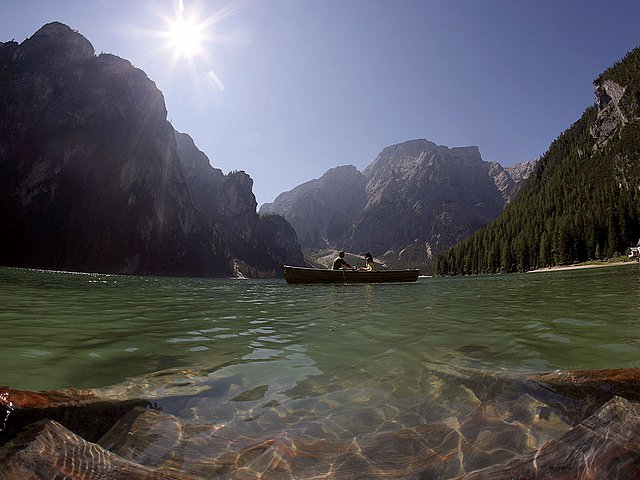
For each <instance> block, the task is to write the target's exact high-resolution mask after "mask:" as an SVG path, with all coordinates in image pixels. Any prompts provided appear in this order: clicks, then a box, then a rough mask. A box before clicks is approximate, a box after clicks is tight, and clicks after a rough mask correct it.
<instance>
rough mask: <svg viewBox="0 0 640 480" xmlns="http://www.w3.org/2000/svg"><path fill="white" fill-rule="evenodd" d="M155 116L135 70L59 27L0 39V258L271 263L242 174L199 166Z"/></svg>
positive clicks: (147, 87) (117, 266) (168, 267)
mask: <svg viewBox="0 0 640 480" xmlns="http://www.w3.org/2000/svg"><path fill="white" fill-rule="evenodd" d="M166 117H167V111H166V107H165V104H164V98H163V96H162V93H161V92H160V91H159V90H158V89H157V87H156V86H155V84H154V83H153V82H152V81H151V80H150V79H149V78H148V77H147V76H146V74H145V73H144V72H143V71H142V70H140V69H137V68H134V67H133V66H132V65H131V63H130V62H128V61H127V60H124V59H122V58H119V57H117V56H114V55H109V54H102V55H99V56H97V57H96V56H95V55H94V50H93V47H92V46H91V44H90V43H89V42H88V41H87V40H86V39H85V38H84V37H83V36H82V35H80V34H79V33H77V32H74V31H72V30H71V29H70V28H69V27H67V26H66V25H63V24H61V23H51V24H48V25H45V26H44V27H42V28H41V29H40V30H39V31H38V32H36V33H35V34H34V35H33V36H32V37H31V38H29V39H27V40H25V41H24V42H23V43H22V44H20V45H18V44H17V43H15V42H8V43H3V44H0V132H1V134H0V176H1V177H2V179H3V181H2V183H1V184H0V226H1V227H2V231H3V232H5V233H6V235H5V242H8V245H7V247H8V248H5V249H3V251H2V252H0V264H4V265H13V266H23V267H39V268H53V269H65V270H79V271H101V272H113V273H135V274H160V275H207V276H228V275H232V274H233V273H234V262H235V259H236V257H238V256H240V257H242V258H243V259H244V260H243V261H245V263H248V264H249V266H251V262H253V261H258V262H259V263H260V264H262V265H269V271H275V270H276V266H278V265H279V263H280V259H275V258H272V257H269V254H268V253H266V252H267V250H268V248H265V247H260V248H259V249H258V250H259V251H257V250H255V247H256V245H258V244H261V243H265V244H266V245H267V246H268V243H269V240H268V239H258V238H257V237H256V236H255V235H257V231H258V230H257V227H256V226H257V223H258V216H257V214H256V211H255V209H256V203H255V197H254V195H253V193H252V191H251V188H252V181H251V179H250V177H249V176H248V175H246V174H245V173H244V172H241V173H234V174H230V175H228V176H225V175H223V174H222V172H221V171H220V170H216V169H214V168H213V167H211V166H210V164H209V161H208V159H207V158H206V156H205V155H204V154H203V153H202V152H200V151H199V150H197V148H196V147H195V145H194V144H193V141H190V139H189V140H187V139H185V138H183V137H181V136H180V135H178V138H176V135H177V134H176V132H175V131H174V129H173V127H172V126H171V125H170V124H169V122H168V121H167V119H166ZM189 141H190V144H189ZM225 217H226V218H229V217H233V219H234V222H232V224H231V225H229V228H232V229H233V232H231V233H230V234H229V235H225V229H226V228H227V225H225V222H224V219H225ZM238 235H240V236H242V237H244V238H247V239H249V240H248V242H249V243H248V245H249V246H247V247H246V248H245V246H243V247H242V249H241V251H239V252H236V248H235V245H234V243H233V242H234V240H235V238H236V236H238ZM298 252H299V249H298ZM265 255H267V257H268V258H263V257H264V256H265ZM249 259H251V260H249ZM258 270H259V269H258Z"/></svg>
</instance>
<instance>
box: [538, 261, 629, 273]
mask: <svg viewBox="0 0 640 480" xmlns="http://www.w3.org/2000/svg"><path fill="white" fill-rule="evenodd" d="M637 264H638V262H634V261H629V262H611V263H590V264H584V265H565V266H561V267H546V268H538V269H536V270H529V271H528V272H526V273H542V272H560V271H566V270H582V269H585V268H602V267H619V266H621V265H637Z"/></svg>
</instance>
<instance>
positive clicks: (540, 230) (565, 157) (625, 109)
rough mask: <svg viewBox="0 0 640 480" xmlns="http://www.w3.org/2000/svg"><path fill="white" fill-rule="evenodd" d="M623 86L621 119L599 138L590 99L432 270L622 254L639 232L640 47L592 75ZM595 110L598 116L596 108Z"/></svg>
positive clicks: (479, 270)
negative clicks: (497, 210) (510, 197)
mask: <svg viewBox="0 0 640 480" xmlns="http://www.w3.org/2000/svg"><path fill="white" fill-rule="evenodd" d="M606 81H610V82H615V83H616V84H617V85H619V86H622V87H624V95H623V96H622V98H621V99H620V101H619V102H618V103H617V105H616V109H617V110H618V112H621V113H622V115H623V117H624V119H625V120H626V121H625V122H622V124H620V125H619V126H618V127H616V129H615V131H613V132H612V133H610V134H609V135H608V137H607V138H606V141H604V142H603V141H602V139H600V142H599V141H598V139H597V138H596V137H595V136H594V135H593V133H592V132H593V131H594V128H595V127H594V126H596V125H597V124H598V123H602V121H603V119H602V118H601V117H602V116H603V115H607V113H606V112H599V110H601V107H599V106H598V105H593V106H591V107H589V108H587V110H586V111H585V112H584V114H583V115H582V117H581V118H580V119H579V120H578V121H577V122H576V123H574V124H573V125H572V126H571V127H570V128H569V129H567V130H566V131H565V132H564V133H562V134H561V135H560V136H559V137H558V138H557V139H556V140H555V141H554V142H553V143H552V144H551V146H550V147H549V149H548V151H547V152H546V153H545V154H544V155H543V156H542V157H541V159H540V161H539V162H538V164H537V166H536V168H535V170H534V172H533V173H532V175H531V176H530V178H529V180H528V182H527V185H526V186H525V187H523V189H522V190H521V191H520V193H519V194H518V196H517V198H516V199H515V200H514V201H513V202H512V203H511V204H509V205H508V206H507V207H506V208H505V210H504V211H503V213H502V214H501V215H500V216H499V217H498V218H497V219H496V220H495V221H494V222H492V223H490V224H488V225H487V226H485V227H484V228H482V229H480V230H478V231H477V232H476V233H475V234H473V235H472V236H470V237H467V238H466V239H464V240H462V241H461V242H459V243H458V244H456V245H455V246H454V247H452V248H451V249H450V250H449V251H448V252H446V253H444V254H442V255H440V256H439V257H438V258H437V260H436V265H435V273H436V274H437V275H469V274H491V273H501V272H503V273H508V272H524V271H527V270H532V269H536V268H544V267H551V266H557V265H568V264H572V263H576V262H585V261H589V260H596V259H606V258H611V257H614V256H618V255H624V254H626V253H627V251H628V249H629V247H630V246H632V245H633V246H635V245H636V244H637V242H638V239H639V238H640V48H636V49H634V50H632V51H631V52H630V53H628V54H627V55H626V56H625V58H624V59H623V60H621V61H620V62H618V63H616V64H615V65H614V66H612V67H611V68H609V69H608V70H607V71H605V72H604V73H603V74H602V75H601V76H600V77H598V78H597V79H596V80H595V81H594V85H596V86H599V85H603V84H604V83H605V82H606ZM599 113H600V115H599Z"/></svg>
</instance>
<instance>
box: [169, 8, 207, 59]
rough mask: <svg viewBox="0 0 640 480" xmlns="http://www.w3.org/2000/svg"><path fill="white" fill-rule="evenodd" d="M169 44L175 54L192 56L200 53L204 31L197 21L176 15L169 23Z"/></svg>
mask: <svg viewBox="0 0 640 480" xmlns="http://www.w3.org/2000/svg"><path fill="white" fill-rule="evenodd" d="M168 33H169V44H170V46H171V47H173V48H174V49H175V51H176V54H177V55H185V56H187V57H194V56H196V55H198V54H200V53H202V46H203V42H204V32H203V29H202V27H201V26H200V25H199V24H198V23H197V22H194V21H192V20H190V19H188V18H184V17H183V16H178V18H176V20H175V21H173V22H171V23H170V25H169V32H168Z"/></svg>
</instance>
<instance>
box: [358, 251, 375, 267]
mask: <svg viewBox="0 0 640 480" xmlns="http://www.w3.org/2000/svg"><path fill="white" fill-rule="evenodd" d="M375 269H376V267H375V265H374V264H373V256H372V255H371V253H370V252H367V253H365V254H364V267H359V268H358V271H359V272H373V271H375Z"/></svg>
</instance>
